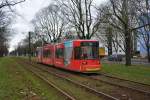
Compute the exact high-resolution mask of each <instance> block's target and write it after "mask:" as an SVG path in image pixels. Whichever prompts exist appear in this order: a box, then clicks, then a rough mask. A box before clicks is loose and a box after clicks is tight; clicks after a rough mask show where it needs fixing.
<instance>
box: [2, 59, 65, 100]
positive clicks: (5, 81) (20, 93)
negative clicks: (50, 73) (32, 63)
mask: <svg viewBox="0 0 150 100" xmlns="http://www.w3.org/2000/svg"><path fill="white" fill-rule="evenodd" d="M0 99H1V100H20V99H35V100H41V99H46V100H63V99H64V98H63V97H59V94H58V92H57V91H56V90H55V89H54V88H52V87H48V85H47V84H45V83H44V82H42V80H40V79H39V78H37V77H35V76H34V75H33V74H32V73H30V72H28V71H27V70H25V69H24V68H23V67H22V65H19V64H18V63H16V61H15V60H14V59H12V58H10V57H4V58H0Z"/></svg>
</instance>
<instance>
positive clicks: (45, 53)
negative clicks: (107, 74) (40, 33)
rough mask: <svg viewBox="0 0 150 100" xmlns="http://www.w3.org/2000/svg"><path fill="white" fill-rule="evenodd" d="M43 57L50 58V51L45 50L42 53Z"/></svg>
mask: <svg viewBox="0 0 150 100" xmlns="http://www.w3.org/2000/svg"><path fill="white" fill-rule="evenodd" d="M43 56H44V57H45V58H47V57H50V56H51V53H50V50H45V51H44V52H43Z"/></svg>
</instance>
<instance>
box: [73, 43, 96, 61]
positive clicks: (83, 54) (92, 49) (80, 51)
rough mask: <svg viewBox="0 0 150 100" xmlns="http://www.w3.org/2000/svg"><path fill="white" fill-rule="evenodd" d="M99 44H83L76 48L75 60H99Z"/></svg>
mask: <svg viewBox="0 0 150 100" xmlns="http://www.w3.org/2000/svg"><path fill="white" fill-rule="evenodd" d="M98 48H99V44H98V42H81V45H80V47H75V50H74V51H75V52H74V53H75V59H98Z"/></svg>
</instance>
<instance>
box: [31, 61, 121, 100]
mask: <svg viewBox="0 0 150 100" xmlns="http://www.w3.org/2000/svg"><path fill="white" fill-rule="evenodd" d="M29 64H30V65H31V66H34V68H37V69H39V70H42V71H43V72H46V73H49V74H52V75H54V76H56V77H58V78H61V79H63V80H66V81H68V82H70V83H72V84H74V85H76V86H78V87H80V88H84V89H85V90H86V91H88V92H89V93H92V94H94V95H96V96H98V97H100V98H103V99H104V100H119V99H118V98H115V97H113V96H111V95H109V94H106V93H103V92H101V91H97V90H96V89H94V88H91V87H89V86H87V85H85V84H82V83H79V82H76V81H74V80H71V79H70V78H67V77H66V76H65V75H62V74H58V73H55V72H54V71H50V70H46V69H42V68H39V66H36V65H34V64H31V63H28V65H29ZM69 100H70V99H69Z"/></svg>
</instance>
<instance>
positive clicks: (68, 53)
mask: <svg viewBox="0 0 150 100" xmlns="http://www.w3.org/2000/svg"><path fill="white" fill-rule="evenodd" d="M64 46H65V48H64V65H65V66H66V67H67V66H68V65H69V64H70V63H71V58H72V51H73V43H72V41H67V42H65V43H64Z"/></svg>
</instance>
